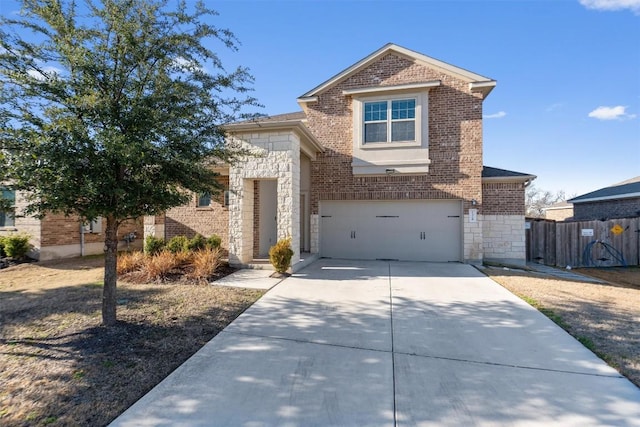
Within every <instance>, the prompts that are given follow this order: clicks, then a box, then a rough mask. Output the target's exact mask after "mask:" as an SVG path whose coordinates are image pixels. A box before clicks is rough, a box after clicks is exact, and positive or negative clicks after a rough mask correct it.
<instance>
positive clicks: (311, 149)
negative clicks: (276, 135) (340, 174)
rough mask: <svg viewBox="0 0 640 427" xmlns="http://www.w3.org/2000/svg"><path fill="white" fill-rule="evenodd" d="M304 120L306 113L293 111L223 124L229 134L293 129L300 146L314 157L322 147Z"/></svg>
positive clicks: (305, 119)
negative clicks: (298, 138)
mask: <svg viewBox="0 0 640 427" xmlns="http://www.w3.org/2000/svg"><path fill="white" fill-rule="evenodd" d="M306 121H307V115H306V114H305V113H304V112H303V111H295V112H293V113H285V114H277V115H274V116H261V117H256V118H253V119H250V120H245V121H242V122H236V123H230V124H227V125H225V127H224V128H225V130H226V131H227V132H228V133H229V134H234V133H236V134H242V133H251V132H260V131H262V130H271V131H274V130H276V131H277V130H286V131H289V130H290V131H293V132H295V133H296V134H297V135H298V136H299V137H300V141H301V143H302V144H301V147H300V148H301V149H302V150H303V151H304V152H305V153H306V154H307V155H308V156H309V157H311V158H312V159H315V153H321V152H323V151H324V147H323V146H322V144H321V143H320V141H318V139H317V138H316V137H315V135H313V133H311V131H310V130H309V128H307V126H306V125H305V123H306Z"/></svg>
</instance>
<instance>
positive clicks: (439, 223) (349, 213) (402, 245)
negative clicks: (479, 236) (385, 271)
mask: <svg viewBox="0 0 640 427" xmlns="http://www.w3.org/2000/svg"><path fill="white" fill-rule="evenodd" d="M461 212H462V204H461V202H460V201H459V200H428V201H425V200H420V201H371V202H370V201H366V202H363V201H354V202H344V201H339V202H337V201H323V202H320V215H321V223H320V226H321V228H320V254H321V255H322V256H323V257H329V258H346V259H397V260H404V261H435V262H446V261H461V259H462V219H461Z"/></svg>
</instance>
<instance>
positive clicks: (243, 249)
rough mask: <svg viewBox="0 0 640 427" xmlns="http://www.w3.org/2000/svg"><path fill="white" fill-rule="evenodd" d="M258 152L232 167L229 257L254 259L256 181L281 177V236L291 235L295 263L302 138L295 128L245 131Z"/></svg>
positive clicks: (235, 260) (247, 143)
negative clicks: (261, 131)
mask: <svg viewBox="0 0 640 427" xmlns="http://www.w3.org/2000/svg"><path fill="white" fill-rule="evenodd" d="M241 137H242V140H243V143H244V146H245V148H247V149H249V150H251V151H253V152H254V155H253V156H248V157H246V158H245V159H244V160H243V161H242V162H239V163H238V164H236V165H235V166H232V167H231V168H230V170H229V188H230V198H229V205H230V206H229V261H230V262H231V263H232V264H247V263H250V262H251V260H252V259H253V232H254V230H253V181H254V180H260V179H276V180H277V193H278V194H277V198H278V201H277V204H278V207H277V236H278V239H282V238H285V237H291V249H293V251H294V255H293V258H292V260H291V262H292V264H295V263H297V262H298V261H299V260H300V218H299V216H300V139H299V138H298V136H297V135H295V134H294V133H293V132H289V131H287V132H264V133H254V134H246V135H241Z"/></svg>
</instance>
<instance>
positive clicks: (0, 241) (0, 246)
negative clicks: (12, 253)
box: [0, 236, 7, 258]
mask: <svg viewBox="0 0 640 427" xmlns="http://www.w3.org/2000/svg"><path fill="white" fill-rule="evenodd" d="M6 256H7V253H6V252H5V251H4V237H3V236H0V258H4V257H6Z"/></svg>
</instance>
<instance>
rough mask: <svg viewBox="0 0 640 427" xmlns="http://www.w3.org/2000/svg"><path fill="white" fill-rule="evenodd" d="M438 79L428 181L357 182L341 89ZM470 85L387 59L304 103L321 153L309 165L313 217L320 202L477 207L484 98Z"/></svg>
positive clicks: (432, 97)
mask: <svg viewBox="0 0 640 427" xmlns="http://www.w3.org/2000/svg"><path fill="white" fill-rule="evenodd" d="M432 80H440V81H441V82H442V84H441V86H439V87H436V88H433V89H431V90H430V92H429V111H428V123H429V157H430V159H431V165H430V168H429V172H428V174H426V175H413V176H393V175H391V176H373V177H356V176H354V175H353V173H352V167H351V162H352V152H353V145H352V144H353V116H352V101H351V98H350V97H347V96H344V95H343V94H342V91H343V90H345V89H353V88H359V87H371V86H392V85H397V84H406V83H419V82H425V81H432ZM468 86H469V85H468V83H466V82H463V81H461V80H458V79H456V78H454V77H452V76H450V75H448V74H445V73H443V72H440V71H437V70H435V69H431V68H428V67H426V66H424V65H422V64H419V63H417V62H415V61H413V60H410V59H407V58H405V57H401V56H398V55H395V54H388V55H386V56H384V57H383V58H381V59H380V60H379V61H376V62H375V63H373V64H371V65H370V66H369V67H367V68H365V69H363V70H361V71H360V72H358V73H356V74H354V75H353V76H350V77H349V78H347V79H346V80H344V81H342V82H341V83H339V84H338V85H336V86H334V87H332V88H330V89H328V90H327V91H326V92H324V93H322V94H320V95H319V97H318V102H314V103H309V104H308V108H307V119H308V121H307V126H308V127H309V128H310V130H311V131H312V132H313V134H314V135H315V136H316V137H317V138H318V140H319V141H320V142H321V143H322V144H323V146H324V147H325V149H326V151H325V152H324V153H322V154H321V155H319V156H318V158H317V159H316V160H315V161H313V162H312V165H311V174H312V180H311V181H312V184H311V185H312V193H311V213H312V214H317V213H318V205H319V203H318V202H319V201H320V200H400V199H463V200H465V202H466V203H465V208H468V207H469V202H470V200H471V199H476V200H477V201H478V202H479V203H481V201H482V190H481V178H480V175H481V171H482V95H481V94H479V93H471V92H470V90H469V87H468Z"/></svg>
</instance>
